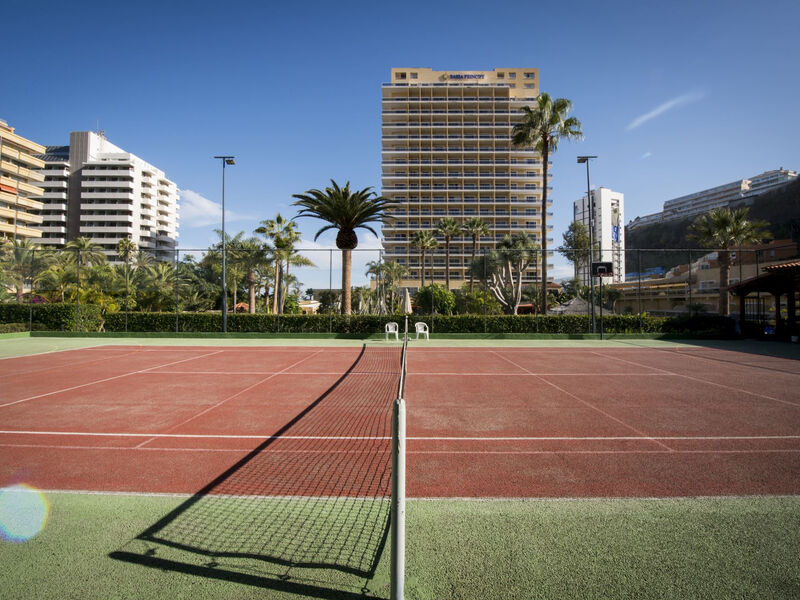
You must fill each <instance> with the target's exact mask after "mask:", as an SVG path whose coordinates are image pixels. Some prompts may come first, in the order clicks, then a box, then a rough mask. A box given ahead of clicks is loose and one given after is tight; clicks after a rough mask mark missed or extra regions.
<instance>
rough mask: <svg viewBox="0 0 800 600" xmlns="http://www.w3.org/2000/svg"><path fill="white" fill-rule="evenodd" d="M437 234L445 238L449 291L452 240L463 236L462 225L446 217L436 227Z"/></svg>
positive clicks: (448, 285) (446, 273)
mask: <svg viewBox="0 0 800 600" xmlns="http://www.w3.org/2000/svg"><path fill="white" fill-rule="evenodd" d="M436 233H438V234H439V235H441V236H443V237H444V249H445V256H446V260H447V262H446V264H445V269H444V273H445V281H446V282H447V289H448V290H449V289H450V240H451V239H453V238H454V237H458V236H460V235H461V225H459V224H458V221H456V220H455V219H453V218H451V217H445V218H444V219H442V220H441V221H439V224H438V225H437V226H436Z"/></svg>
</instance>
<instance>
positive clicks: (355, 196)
mask: <svg viewBox="0 0 800 600" xmlns="http://www.w3.org/2000/svg"><path fill="white" fill-rule="evenodd" d="M293 197H294V198H297V202H295V203H294V204H295V206H300V207H302V208H301V210H300V212H299V213H298V215H297V216H298V217H316V218H318V219H322V220H323V221H327V222H328V225H326V226H325V227H323V228H322V229H320V230H319V231H318V232H317V233H316V235H315V236H314V240H316V239H317V238H319V236H320V234H321V233H323V232H325V231H327V230H328V229H338V230H339V233H338V234H337V235H336V247H337V248H339V249H340V250H341V251H342V314H345V315H349V314H350V313H351V290H350V277H351V271H352V257H351V253H352V251H353V250H354V249H355V248H356V247H357V246H358V236H357V235H356V231H355V230H356V229H359V228H362V229H366V230H367V231H369V232H370V233H372V234H373V235H374V236H375V237H379V236H378V233H377V232H376V231H375V230H374V229H373V228H372V227H370V226H369V223H381V222H383V220H384V215H385V212H386V209H387V208H390V207H392V206H394V205H395V204H396V202H395V201H394V200H389V199H388V198H384V197H383V196H378V195H377V194H376V193H375V192H373V191H372V188H371V187H367V188H364V189H363V190H354V191H351V190H350V182H349V181H348V182H347V183H345V185H344V187H339V185H338V184H337V183H336V182H335V181H334V180H333V179H331V186H330V187H326V188H325V190H324V191H322V190H316V189H313V190H308V191H306V192H305V193H304V194H294V195H293Z"/></svg>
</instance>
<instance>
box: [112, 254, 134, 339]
mask: <svg viewBox="0 0 800 600" xmlns="http://www.w3.org/2000/svg"><path fill="white" fill-rule="evenodd" d="M137 250H138V248H137V247H136V243H135V242H134V241H133V240H132V239H130V238H123V239H121V240H120V241H119V243H118V244H117V256H119V257H120V258H121V259H122V260H123V262H124V263H125V312H126V313H127V312H128V297H129V295H130V266H131V258H132V257H133V255H134V254H136V251H137ZM127 322H128V315H127V314H126V315H125V323H126V324H125V327H126V329H127V326H128V325H127Z"/></svg>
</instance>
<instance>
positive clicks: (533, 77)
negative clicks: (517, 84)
mask: <svg viewBox="0 0 800 600" xmlns="http://www.w3.org/2000/svg"><path fill="white" fill-rule="evenodd" d="M525 79H536V73H525Z"/></svg>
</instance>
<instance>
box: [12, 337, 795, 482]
mask: <svg viewBox="0 0 800 600" xmlns="http://www.w3.org/2000/svg"><path fill="white" fill-rule="evenodd" d="M399 357H400V350H399V348H398V347H397V346H391V345H388V346H386V347H380V346H378V345H371V346H369V347H367V346H363V347H360V348H359V347H355V348H335V347H334V348H331V347H327V348H313V347H286V348H282V347H266V348H238V347H129V346H101V347H96V348H87V349H81V350H72V351H68V352H58V353H52V354H44V355H38V356H30V357H20V358H14V359H7V360H3V361H0V381H2V382H3V388H2V389H3V391H2V394H0V431H1V432H2V433H0V444H2V447H3V448H4V451H3V458H2V464H0V469H1V470H0V476H2V478H3V479H4V480H5V481H13V480H15V479H19V477H20V473H19V472H18V470H19V469H20V468H23V469H24V472H25V478H24V479H25V480H26V481H27V482H28V483H31V484H32V485H34V486H36V487H39V488H41V489H70V490H104V491H133V492H178V493H194V492H196V491H198V490H200V489H203V488H205V487H206V486H207V485H208V484H209V482H210V481H212V480H214V479H216V478H217V477H218V476H219V475H220V474H221V473H223V472H225V471H226V470H228V469H230V468H232V467H234V466H235V465H236V464H237V463H238V462H239V461H240V460H242V459H244V458H246V457H247V456H248V455H249V454H251V453H253V452H255V453H256V454H257V461H258V463H259V467H258V469H259V478H258V480H254V481H252V482H248V483H247V484H246V485H245V484H244V483H242V484H241V489H239V488H231V489H230V490H228V488H226V490H227V491H226V492H225V493H228V491H229V492H230V493H247V494H258V495H268V496H272V495H278V496H351V497H362V496H370V497H377V496H381V495H383V494H384V492H385V491H386V485H387V481H388V479H387V478H388V471H389V467H388V466H387V465H388V462H387V461H388V460H389V457H388V449H389V444H390V436H391V432H390V417H391V412H390V411H391V402H392V400H393V397H394V395H395V394H396V386H397V378H398V376H399V360H400V358H399ZM406 389H407V392H406V396H407V401H408V469H409V472H408V484H407V485H408V494H409V497H585V496H590V497H598V496H611V497H631V496H634V497H635V496H658V497H661V496H702V495H738V494H796V493H798V491H800V391H798V390H800V370H798V368H797V364H796V361H793V360H790V359H781V358H773V357H767V356H754V355H749V354H743V353H737V352H730V351H724V350H715V349H706V348H679V349H652V348H630V349H619V348H600V349H590V348H571V349H560V348H535V349H534V348H436V347H424V346H423V345H422V344H418V345H416V346H412V347H411V348H410V349H409V358H408V381H407V388H406ZM287 456H291V457H294V458H293V462H292V463H290V464H287ZM309 457H314V459H313V460H310V459H309ZM254 460H256V457H252V456H251V457H250V462H251V463H252V462H253V461H254ZM354 472H356V473H359V474H366V473H367V472H370V475H369V477H363V478H356V479H348V475H349V474H352V473H354ZM225 485H226V486H228V487H230V486H231V485H232V484H230V483H226V484H225ZM236 485H239V484H238V483H237V484H236Z"/></svg>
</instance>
